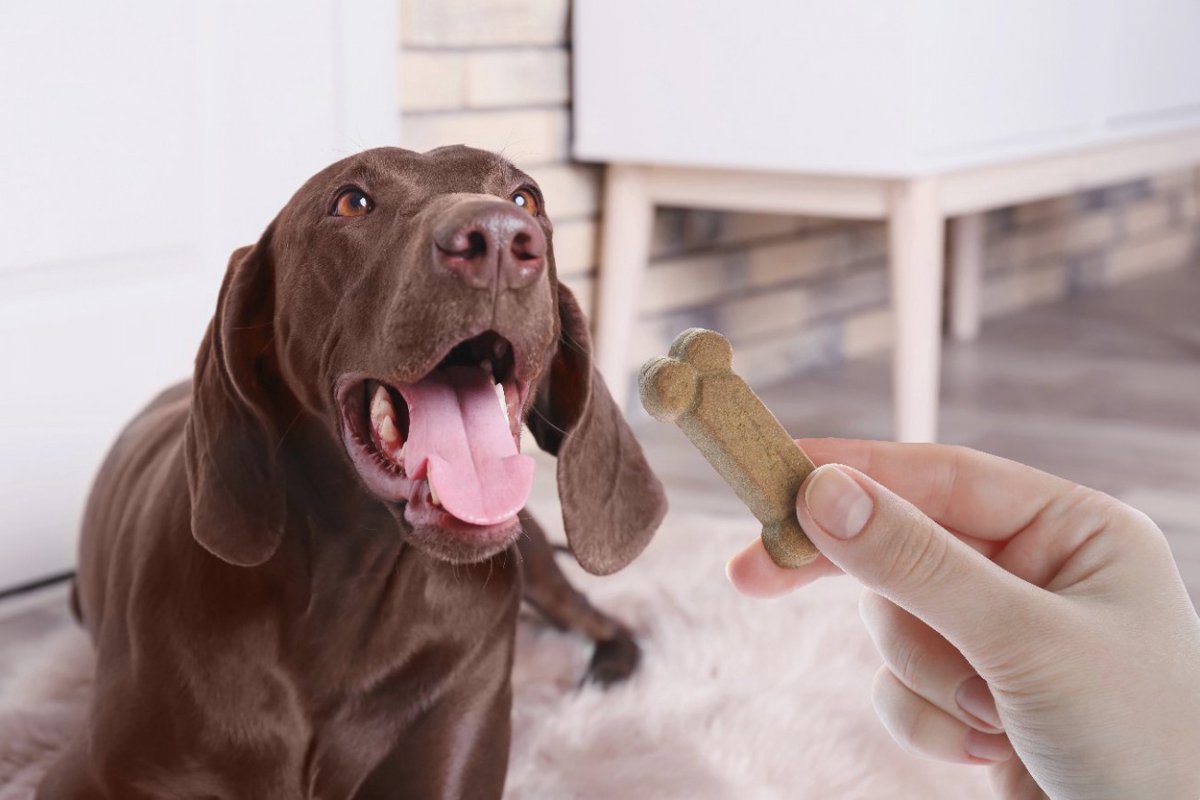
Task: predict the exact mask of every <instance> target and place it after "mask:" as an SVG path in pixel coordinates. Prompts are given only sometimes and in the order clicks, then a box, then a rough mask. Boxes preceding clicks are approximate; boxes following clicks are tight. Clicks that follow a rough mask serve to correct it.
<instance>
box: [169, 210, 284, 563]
mask: <svg viewBox="0 0 1200 800" xmlns="http://www.w3.org/2000/svg"><path fill="white" fill-rule="evenodd" d="M271 232H272V228H270V227H269V228H267V231H266V233H264V234H263V236H262V238H261V239H260V240H259V242H258V244H256V245H254V246H253V247H242V248H239V249H238V250H235V251H234V253H233V255H232V256H231V257H230V259H229V268H228V269H227V271H226V273H225V280H224V282H223V283H222V284H221V292H220V295H219V296H218V299H217V312H216V314H215V315H214V316H213V320H212V322H211V323H210V324H209V327H208V332H207V333H206V334H205V338H204V342H203V344H201V346H200V352H199V354H198V355H197V356H196V372H195V377H194V379H193V383H192V407H191V414H190V416H189V418H188V423H187V432H186V435H185V441H184V450H185V456H186V461H187V474H188V486H189V489H190V491H191V502H192V535H193V536H194V537H195V538H196V541H197V542H199V543H200V544H201V545H202V546H203V547H204V548H205V549H206V550H208V551H209V552H211V553H212V554H213V555H215V556H217V557H218V558H221V559H222V560H224V561H227V562H229V563H230V564H236V565H238V566H243V567H251V566H257V565H258V564H262V563H263V562H265V561H267V560H268V559H269V558H271V556H272V555H274V554H275V550H276V549H277V548H278V547H279V542H280V540H281V539H282V537H283V525H284V515H285V513H286V503H285V495H284V486H283V478H282V475H281V474H280V470H279V465H278V463H277V456H276V453H275V449H276V445H277V443H278V442H277V440H278V432H277V431H276V430H275V428H276V426H275V424H274V423H273V422H272V419H273V415H272V414H271V389H272V383H273V382H274V381H276V380H278V379H277V378H275V377H273V376H276V375H278V372H277V371H276V370H275V369H274V368H272V363H271V362H272V361H273V359H274V346H273V342H272V338H273V331H274V326H273V322H272V320H273V316H274V310H275V302H274V294H275V292H274V286H273V282H274V276H273V268H272V264H271V260H270V256H269V253H268V251H269V246H270V239H271Z"/></svg>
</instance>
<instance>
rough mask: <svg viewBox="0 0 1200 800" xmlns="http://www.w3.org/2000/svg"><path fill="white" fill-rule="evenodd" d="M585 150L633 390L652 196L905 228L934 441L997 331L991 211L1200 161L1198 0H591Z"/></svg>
mask: <svg viewBox="0 0 1200 800" xmlns="http://www.w3.org/2000/svg"><path fill="white" fill-rule="evenodd" d="M574 13H575V23H574V55H575V63H574V76H575V94H574V99H573V102H574V109H575V155H576V156H577V157H578V158H580V159H582V160H585V161H602V162H606V163H607V165H608V166H607V177H606V180H605V211H604V229H603V242H602V247H601V263H600V271H599V276H598V281H597V290H596V296H597V312H596V315H595V320H594V322H595V325H596V336H595V344H596V357H597V363H598V364H599V365H600V368H601V370H602V371H603V372H604V374H605V377H606V378H607V379H608V384H609V387H610V388H611V389H612V390H613V391H614V393H615V394H616V396H617V397H620V398H626V397H628V392H627V386H628V379H629V371H628V369H627V364H626V361H625V356H626V351H627V349H628V339H629V332H630V330H631V327H632V323H633V318H634V315H635V314H636V311H637V309H636V304H635V303H632V302H631V301H630V298H632V297H637V296H638V290H639V285H640V281H641V277H642V271H643V270H644V268H645V263H646V259H647V254H648V251H649V247H650V233H651V216H652V211H653V209H654V207H655V206H658V205H665V204H670V205H676V206H684V207H703V208H716V209H730V210H745V211H767V212H775V213H790V214H808V215H812V216H832V217H845V218H856V219H882V220H886V221H887V223H888V229H889V236H888V242H889V245H888V247H889V253H890V260H891V269H890V278H891V300H892V307H893V310H894V311H895V318H896V327H895V348H894V354H893V364H894V368H893V375H894V391H893V394H894V398H895V409H894V410H895V419H896V427H895V435H896V436H897V438H900V439H906V440H915V441H926V440H932V439H934V438H935V437H936V435H937V396H938V376H939V363H940V362H939V359H940V350H939V337H940V332H941V322H942V295H943V265H942V251H943V223H944V221H945V220H946V219H947V218H950V217H957V218H958V224H957V225H956V226H955V227H954V232H953V237H952V245H953V247H952V249H953V251H954V253H955V256H956V257H955V261H954V264H953V265H952V268H953V270H954V280H953V284H952V285H953V292H952V295H951V297H952V300H953V305H952V306H951V308H950V315H949V316H950V319H951V331H952V332H953V333H954V335H955V336H957V337H959V338H964V339H967V338H970V337H972V336H973V335H974V334H975V331H977V330H978V327H979V309H980V302H979V295H980V281H981V276H980V270H981V267H980V265H981V263H982V258H981V256H980V252H979V251H980V248H981V247H982V239H983V236H982V231H983V226H982V224H981V220H980V219H979V218H978V217H977V216H974V217H972V216H970V215H977V214H978V212H981V211H983V210H986V209H988V208H994V207H997V206H1003V205H1011V204H1014V203H1018V202H1023V201H1027V200H1032V199H1037V198H1040V197H1046V196H1050V195H1053V194H1062V193H1066V192H1071V191H1077V190H1080V189H1085V188H1090V187H1094V186H1099V185H1103V184H1105V183H1111V182H1116V181H1122V180H1130V179H1131V178H1135V177H1140V176H1143V175H1147V174H1150V173H1152V172H1156V171H1165V170H1172V169H1180V168H1183V167H1187V166H1195V165H1197V164H1200V80H1197V78H1198V77H1200V47H1197V46H1196V45H1195V37H1196V34H1197V33H1198V32H1200V3H1197V2H1196V0H1103V2H1096V0H1053V1H1052V2H1045V0H968V1H965V2H964V0H903V1H902V2H898V1H897V0H854V2H844V1H843V0H770V1H768V0H742V2H729V0H655V2H643V1H642V0H576V3H575V6H574Z"/></svg>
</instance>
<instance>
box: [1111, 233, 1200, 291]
mask: <svg viewBox="0 0 1200 800" xmlns="http://www.w3.org/2000/svg"><path fill="white" fill-rule="evenodd" d="M1195 252H1196V232H1195V231H1194V230H1193V229H1191V228H1180V229H1178V230H1174V231H1171V232H1169V233H1166V234H1164V235H1162V236H1158V237H1155V238H1153V239H1144V240H1141V241H1136V242H1130V243H1127V244H1122V245H1121V246H1119V247H1117V248H1116V249H1114V250H1113V252H1112V253H1111V254H1110V255H1109V257H1108V277H1109V279H1110V280H1111V281H1122V280H1128V279H1130V278H1136V277H1139V276H1142V275H1147V274H1150V273H1153V272H1159V271H1162V270H1167V269H1172V268H1175V267H1180V266H1183V265H1185V264H1187V263H1189V262H1190V261H1193V260H1194V257H1195Z"/></svg>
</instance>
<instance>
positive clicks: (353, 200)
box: [333, 187, 375, 217]
mask: <svg viewBox="0 0 1200 800" xmlns="http://www.w3.org/2000/svg"><path fill="white" fill-rule="evenodd" d="M374 209H375V204H374V203H373V202H371V198H369V197H367V193H366V192H364V191H363V190H362V189H355V188H353V187H351V188H349V189H343V190H342V191H341V192H339V193H338V196H337V199H336V200H334V201H333V215H334V216H335V217H365V216H366V215H367V214H370V213H371V211H373V210H374Z"/></svg>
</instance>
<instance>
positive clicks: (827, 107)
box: [574, 0, 1200, 176]
mask: <svg viewBox="0 0 1200 800" xmlns="http://www.w3.org/2000/svg"><path fill="white" fill-rule="evenodd" d="M575 14H576V24H575V38H574V48H575V64H574V69H575V97H574V104H575V132H576V144H575V153H576V155H577V157H579V158H581V159H584V160H591V161H604V162H621V163H645V164H671V165H679V166H703V167H717V168H728V169H764V170H788V171H794V172H803V173H809V174H827V173H834V174H852V175H870V176H881V175H883V176H911V175H919V174H925V173H930V172H940V171H946V170H950V169H959V168H965V167H974V166H981V165H984V164H989V163H998V162H1003V161H1007V160H1011V159H1015V158H1026V157H1031V156H1036V155H1043V154H1048V153H1053V152H1058V151H1064V150H1068V149H1072V148H1079V147H1086V146H1095V145H1103V144H1107V143H1110V142H1112V141H1115V140H1119V139H1122V138H1128V137H1133V136H1139V135H1143V134H1147V133H1162V132H1166V131H1170V130H1176V129H1180V128H1184V127H1188V126H1195V125H1196V124H1198V123H1200V79H1198V77H1200V47H1196V46H1195V37H1196V35H1197V33H1200V3H1196V2H1195V0H1110V1H1107V2H1095V1H1094V0H1055V1H1054V2H1044V0H972V2H960V1H959V0H906V1H905V2H895V0H856V2H837V1H836V0H806V1H804V2H790V1H788V0H745V2H738V3H730V2H728V0H658V1H657V2H653V3H646V2H641V1H640V0H577V2H576V5H575Z"/></svg>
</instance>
